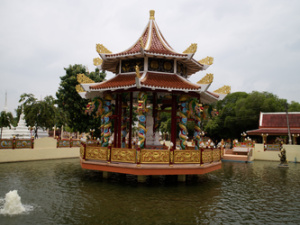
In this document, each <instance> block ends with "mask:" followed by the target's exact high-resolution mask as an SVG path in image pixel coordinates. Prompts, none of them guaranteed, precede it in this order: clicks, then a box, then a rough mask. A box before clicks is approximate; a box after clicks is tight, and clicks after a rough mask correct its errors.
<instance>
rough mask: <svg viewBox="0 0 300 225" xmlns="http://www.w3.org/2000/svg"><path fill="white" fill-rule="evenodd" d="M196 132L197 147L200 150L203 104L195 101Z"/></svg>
mask: <svg viewBox="0 0 300 225" xmlns="http://www.w3.org/2000/svg"><path fill="white" fill-rule="evenodd" d="M194 109H195V133H194V138H195V149H196V150H199V149H200V141H201V137H200V133H201V104H199V103H197V102H196V101H195V107H194Z"/></svg>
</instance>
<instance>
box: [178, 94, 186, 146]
mask: <svg viewBox="0 0 300 225" xmlns="http://www.w3.org/2000/svg"><path fill="white" fill-rule="evenodd" d="M179 101H180V111H179V117H180V122H179V127H180V131H179V139H180V149H186V146H187V139H188V137H187V128H186V125H187V112H188V102H187V97H186V96H181V97H180V99H179Z"/></svg>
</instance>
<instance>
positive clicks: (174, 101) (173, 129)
mask: <svg viewBox="0 0 300 225" xmlns="http://www.w3.org/2000/svg"><path fill="white" fill-rule="evenodd" d="M176 114H177V96H176V95H174V94H173V95H172V112H171V142H172V143H173V148H172V150H174V149H176V138H177V131H176V128H177V127H176V124H177V115H176Z"/></svg>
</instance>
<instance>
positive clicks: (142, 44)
mask: <svg viewBox="0 0 300 225" xmlns="http://www.w3.org/2000/svg"><path fill="white" fill-rule="evenodd" d="M140 45H141V48H142V49H145V45H144V42H143V37H140Z"/></svg>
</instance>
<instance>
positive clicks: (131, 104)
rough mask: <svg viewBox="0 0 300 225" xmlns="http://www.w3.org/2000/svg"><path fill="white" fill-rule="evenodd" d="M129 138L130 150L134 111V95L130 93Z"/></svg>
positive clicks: (129, 146)
mask: <svg viewBox="0 0 300 225" xmlns="http://www.w3.org/2000/svg"><path fill="white" fill-rule="evenodd" d="M129 101H130V102H129V138H128V148H131V147H132V109H133V93H132V92H130V97H129Z"/></svg>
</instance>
